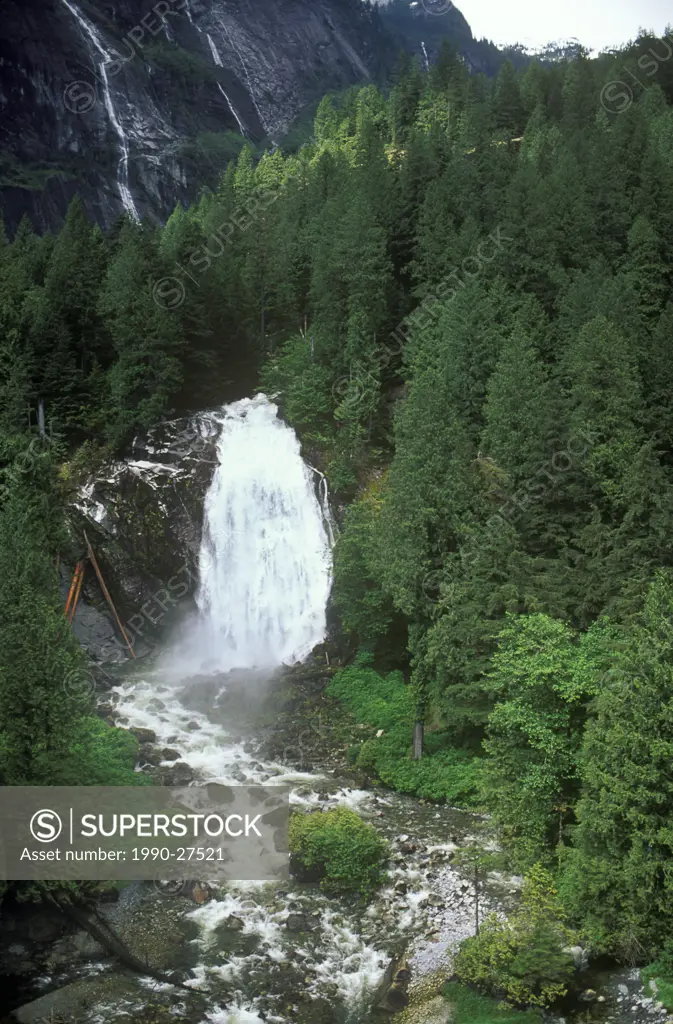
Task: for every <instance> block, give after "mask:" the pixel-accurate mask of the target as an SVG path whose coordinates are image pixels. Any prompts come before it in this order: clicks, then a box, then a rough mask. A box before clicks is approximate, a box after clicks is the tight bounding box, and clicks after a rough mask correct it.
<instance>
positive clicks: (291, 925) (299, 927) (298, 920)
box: [285, 914, 311, 932]
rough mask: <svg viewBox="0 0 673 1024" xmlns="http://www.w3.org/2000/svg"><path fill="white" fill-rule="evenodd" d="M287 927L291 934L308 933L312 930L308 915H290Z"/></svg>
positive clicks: (286, 922) (286, 923)
mask: <svg viewBox="0 0 673 1024" xmlns="http://www.w3.org/2000/svg"><path fill="white" fill-rule="evenodd" d="M285 927H286V928H287V930H288V931H289V932H308V931H310V930H311V923H310V921H309V919H308V917H307V916H306V914H289V915H288V918H287V920H286V921H285Z"/></svg>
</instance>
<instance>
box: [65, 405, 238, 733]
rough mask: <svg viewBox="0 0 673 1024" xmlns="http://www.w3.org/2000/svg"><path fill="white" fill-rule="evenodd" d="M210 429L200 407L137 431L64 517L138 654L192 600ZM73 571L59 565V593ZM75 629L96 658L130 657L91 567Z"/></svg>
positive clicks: (212, 456) (211, 447) (210, 459)
mask: <svg viewBox="0 0 673 1024" xmlns="http://www.w3.org/2000/svg"><path fill="white" fill-rule="evenodd" d="M218 433H219V425H218V423H217V422H216V420H215V419H214V418H213V417H211V416H209V415H207V414H205V415H197V416H194V417H192V418H191V419H188V420H174V421H172V422H168V423H163V424H161V425H160V426H159V427H157V428H156V429H155V430H153V431H152V432H151V433H150V434H149V435H148V436H146V437H144V438H136V439H135V441H134V443H133V445H132V447H131V451H130V453H129V456H128V458H126V459H124V460H122V461H119V462H115V463H114V464H112V465H108V466H105V467H103V468H102V469H101V470H100V471H99V472H98V473H97V474H96V475H95V477H93V478H91V479H90V480H89V481H88V482H87V483H86V484H85V485H84V486H83V487H82V488H81V489H80V492H79V496H78V498H77V501H76V505H75V508H74V509H73V512H72V514H71V524H72V529H73V532H74V534H75V538H76V541H75V543H76V544H77V543H78V544H80V545H81V553H82V555H83V556H84V554H85V546H84V540H83V538H84V532H85V531H86V534H87V536H88V538H89V540H90V542H91V545H92V547H93V549H94V553H95V555H96V559H97V561H98V563H99V566H100V568H101V570H102V573H103V576H104V579H105V581H106V584H107V586H108V590H109V591H110V594H111V596H112V599H113V601H114V603H115V607H116V608H117V612H118V614H119V616H120V619H121V622H122V625H123V627H124V629H125V632H126V634H127V636H128V638H129V640H130V642H131V644H132V646H133V649H134V651H135V654H136V655H137V656H143V655H145V654H147V653H148V652H149V651H151V650H152V649H153V648H154V647H155V646H156V644H157V642H158V641H159V639H160V638H161V637H162V636H163V635H164V632H165V631H166V630H167V629H168V628H169V627H170V626H172V625H173V624H174V623H175V622H176V621H177V620H178V619H179V618H180V617H181V616H182V615H183V614H185V613H186V612H187V611H188V610H189V609H190V607H193V601H194V594H195V590H196V586H197V581H198V569H197V566H198V556H199V549H200V543H201V528H202V522H203V502H204V497H205V494H206V492H207V490H208V487H209V485H210V481H211V479H212V476H213V473H214V471H215V466H216V464H217V458H216V441H217V437H218ZM72 568H73V567H72V566H64V567H63V568H62V581H61V585H62V590H63V592H64V595H65V594H66V593H67V589H68V584H69V580H70V578H71V576H72ZM73 628H74V630H75V634H76V636H77V637H78V639H79V640H80V643H81V644H82V646H83V647H84V648H85V649H86V650H87V652H88V653H89V655H90V657H91V659H92V660H93V661H94V662H95V663H98V664H100V663H109V662H113V663H114V662H122V661H124V660H126V659H127V658H128V657H129V651H128V649H127V647H126V644H125V642H124V639H123V637H122V636H121V633H120V630H119V628H118V626H117V624H116V623H115V622H114V619H113V617H112V615H111V612H110V610H109V607H108V605H107V604H106V602H105V599H104V597H103V594H102V593H101V589H100V587H99V585H98V581H97V578H96V576H95V573H94V571H93V569H92V568H91V566H90V565H87V569H86V575H85V585H84V589H83V599H82V600H81V601H80V603H79V605H78V608H77V612H76V615H75V619H74V627H73ZM95 683H96V689H100V686H99V685H98V683H99V681H98V680H95ZM141 742H151V740H141Z"/></svg>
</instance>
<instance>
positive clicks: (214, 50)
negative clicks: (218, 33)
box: [206, 33, 248, 135]
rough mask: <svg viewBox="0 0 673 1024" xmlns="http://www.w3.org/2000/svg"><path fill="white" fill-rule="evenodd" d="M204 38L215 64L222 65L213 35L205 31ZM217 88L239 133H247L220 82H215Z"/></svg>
mask: <svg viewBox="0 0 673 1024" xmlns="http://www.w3.org/2000/svg"><path fill="white" fill-rule="evenodd" d="M206 39H207V40H208V46H209V47H210V52H211V53H212V55H213V60H214V61H215V63H216V64H217V66H218V68H222V67H224V64H223V63H222V58H221V57H220V53H219V50H218V49H217V47H216V46H215V43H214V42H213V37H212V36H211V35H210V33H207V35H206ZM217 88H218V89H219V90H220V92H221V93H222V95H223V96H224V98H225V100H226V101H227V105H228V107H229V109H230V110H231V112H232V114H233V115H234V117H235V118H236V123H237V125H238V127H239V128H240V131H241V135H247V134H248V133H247V132H246V130H245V125H244V124H243V122H242V121H241V119H240V117H239V116H238V111H237V110H236V107H235V106H234V104H233V103H232V102H231V100H230V99H229V97H228V96H227V94H226V92H225V91H224V88H223V86H222V84H221V83H220V82H218V83H217Z"/></svg>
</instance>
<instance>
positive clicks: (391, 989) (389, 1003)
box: [373, 958, 411, 1013]
mask: <svg viewBox="0 0 673 1024" xmlns="http://www.w3.org/2000/svg"><path fill="white" fill-rule="evenodd" d="M410 980H411V971H410V969H409V966H408V964H407V962H406V960H404V959H402V960H397V959H395V958H394V959H393V960H391V962H390V964H389V965H388V967H387V969H386V972H385V974H384V975H383V978H382V980H381V983H380V985H379V987H378V988H377V990H376V993H375V996H374V1001H373V1008H374V1009H375V1010H383V1011H385V1012H387V1013H396V1012H397V1011H398V1010H403V1009H404V1007H405V1006H407V1005H408V1003H409V996H408V995H407V989H408V987H409V981H410Z"/></svg>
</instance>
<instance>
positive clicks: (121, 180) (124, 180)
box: [63, 0, 140, 221]
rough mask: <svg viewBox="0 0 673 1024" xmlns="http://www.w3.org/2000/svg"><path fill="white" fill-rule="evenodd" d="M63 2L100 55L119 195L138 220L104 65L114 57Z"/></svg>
mask: <svg viewBox="0 0 673 1024" xmlns="http://www.w3.org/2000/svg"><path fill="white" fill-rule="evenodd" d="M63 3H64V4H65V6H66V7H67V8H68V10H69V11H70V13H71V14H72V16H73V18H75V20H76V21H77V23H78V24H79V26H80V28H82V29H83V31H84V32H85V33H86V35H87V36H88V37H89V39H90V40H91V42H92V43H93V45H94V47H95V49H96V50H97V51H98V53H99V54H100V56H101V57H102V58H103V59H102V61H101V62H100V63H99V65H98V70H99V72H100V81H101V84H102V86H103V97H104V100H105V109H106V110H107V115H108V117H109V119H110V124H111V125H112V127H113V128H114V130H115V132H116V134H117V138H118V139H119V149H120V151H121V157H120V159H119V164H118V167H117V185H118V188H119V195H120V198H121V201H122V204H123V206H124V209H125V210H126V212H127V213H128V214H129V215H130V216H131V217H132V218H133V220H135V221H140V217H139V216H138V211H137V209H136V204H135V203H134V202H133V195H132V194H131V189H130V188H129V147H128V142H127V141H126V135H125V133H124V129H123V128H122V125H121V122H120V120H119V118H118V117H117V112H116V111H115V108H114V104H113V102H112V94H111V92H110V83H109V80H108V75H107V70H106V66H105V65H106V64H113V63H116V62H117V61H116V58H114V57H113V56H112V54H111V53H108V51H107V50H106V49H105V46H104V45H103V40H102V39H101V37H100V35H99V33H98V32H97V30H96V29H95V28H94V26H93V25H92V24H91V22H90V21H89V20H88V18H85V17H84V15H83V14H81V13H80V11H78V10H77V8H76V7H75V6H74V4H71V3H70V0H63Z"/></svg>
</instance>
